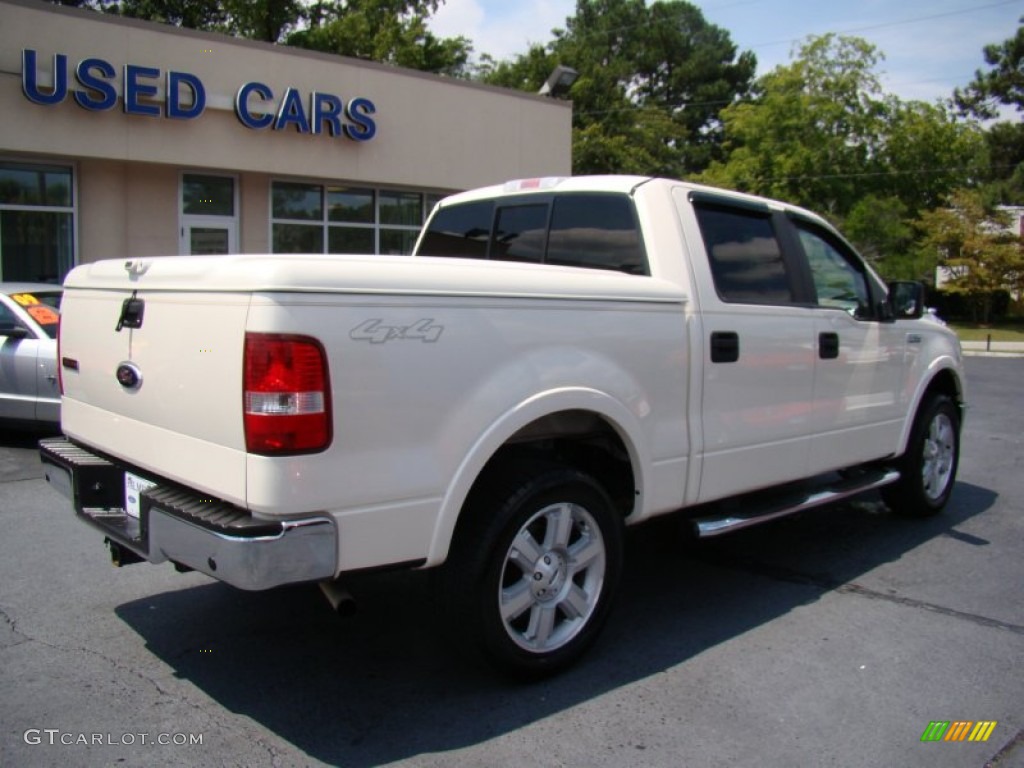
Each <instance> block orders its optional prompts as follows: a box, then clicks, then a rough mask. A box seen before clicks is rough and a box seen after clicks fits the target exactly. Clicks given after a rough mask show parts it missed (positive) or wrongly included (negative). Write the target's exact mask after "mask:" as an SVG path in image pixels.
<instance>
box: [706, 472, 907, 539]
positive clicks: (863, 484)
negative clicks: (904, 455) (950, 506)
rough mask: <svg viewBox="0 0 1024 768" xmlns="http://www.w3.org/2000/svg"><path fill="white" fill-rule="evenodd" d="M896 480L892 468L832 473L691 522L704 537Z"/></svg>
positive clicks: (747, 498) (735, 502)
mask: <svg viewBox="0 0 1024 768" xmlns="http://www.w3.org/2000/svg"><path fill="white" fill-rule="evenodd" d="M899 479H900V473H899V472H898V471H896V470H895V469H869V470H863V471H861V472H858V474H857V475H856V476H853V477H839V476H837V475H832V476H830V478H829V480H828V481H826V482H823V483H819V484H816V485H812V486H810V487H808V486H807V485H801V486H799V487H798V488H797V489H796V490H795V491H789V492H788V493H787V492H779V493H775V494H770V495H769V496H767V498H768V501H764V498H765V497H764V496H763V495H761V494H751V495H748V496H744V497H740V498H739V499H735V500H731V501H729V502H726V504H727V505H728V507H729V509H728V510H724V509H720V510H719V514H713V515H707V516H703V517H697V518H694V519H693V521H692V522H693V525H694V529H695V530H696V533H697V537H698V538H701V539H707V538H710V537H712V536H720V535H722V534H723V533H731V532H732V531H738V530H739V529H741V528H749V527H750V526H752V525H759V524H760V523H766V522H768V521H769V520H777V519H778V518H780V517H786V516H788V515H794V514H796V513H797V512H803V511H804V510H807V509H813V508H814V507H820V506H822V505H824V504H832V503H833V502H836V501H841V500H842V499H847V498H850V497H851V496H856V495H858V494H861V493H864V492H865V491H870V490H872V489H874V488H881V487H882V486H884V485H890V484H891V483H895V482H896V481H897V480H899ZM737 507H742V511H737V510H736V508H737Z"/></svg>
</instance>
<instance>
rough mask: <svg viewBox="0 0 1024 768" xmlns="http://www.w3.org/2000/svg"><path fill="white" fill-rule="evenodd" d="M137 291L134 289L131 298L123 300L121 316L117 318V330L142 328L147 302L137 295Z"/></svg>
mask: <svg viewBox="0 0 1024 768" xmlns="http://www.w3.org/2000/svg"><path fill="white" fill-rule="evenodd" d="M135 294H136V291H132V295H131V298H129V299H125V300H124V301H123V302H121V316H120V317H119V318H118V319H117V327H116V328H114V330H115V331H120V330H121V329H122V328H141V327H142V316H143V314H145V311H146V302H145V301H144V300H143V299H140V298H137V297H136V295H135Z"/></svg>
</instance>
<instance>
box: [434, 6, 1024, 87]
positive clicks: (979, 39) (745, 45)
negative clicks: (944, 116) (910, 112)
mask: <svg viewBox="0 0 1024 768" xmlns="http://www.w3.org/2000/svg"><path fill="white" fill-rule="evenodd" d="M443 2H444V4H443V5H442V6H441V7H440V8H439V10H438V12H437V13H436V14H435V15H434V17H433V18H432V20H431V29H432V31H433V32H434V34H437V35H440V36H443V37H453V36H456V35H464V36H465V37H468V38H469V39H470V40H471V41H472V42H473V48H474V52H475V55H479V54H482V53H489V54H490V55H491V56H493V57H494V58H495V59H497V60H501V59H506V58H512V57H514V56H515V55H516V54H517V53H524V52H525V51H526V50H527V49H528V48H529V46H530V44H531V43H538V44H544V43H547V42H549V41H550V40H551V39H552V35H551V30H552V29H553V28H555V27H564V26H565V19H566V17H568V16H571V15H572V14H573V11H574V10H575V7H576V0H443ZM691 2H692V3H693V4H694V5H696V6H697V7H698V8H700V9H701V11H702V12H703V14H704V18H705V19H707V20H708V21H709V22H711V23H712V24H716V25H718V26H720V27H722V28H723V29H725V30H727V31H728V32H729V34H730V36H731V37H732V40H733V42H734V43H735V44H736V45H737V47H738V48H739V50H741V51H746V50H749V51H753V52H754V54H755V55H756V56H757V61H758V70H757V71H758V75H762V74H764V73H766V72H769V71H771V70H772V69H774V68H775V67H776V66H778V65H779V64H786V63H788V62H789V61H790V54H791V52H792V51H793V49H794V46H795V45H797V44H798V43H799V42H800V41H802V40H804V39H805V38H806V37H807V36H808V35H821V34H825V33H827V32H836V33H840V34H849V35H856V36H857V37H862V38H864V39H865V40H867V41H868V42H870V43H872V44H874V45H875V46H877V47H878V49H879V50H880V51H881V52H882V53H883V54H884V56H885V59H884V60H883V61H882V62H881V63H880V64H879V66H878V69H877V74H879V76H880V78H881V81H882V87H883V89H884V90H885V92H886V93H892V94H895V95H897V96H899V97H901V98H903V99H920V100H924V101H929V102H932V101H935V100H936V99H943V98H948V97H949V96H951V95H952V93H953V89H954V88H956V87H963V86H965V85H967V84H968V83H969V82H970V81H971V80H972V79H973V78H974V73H975V70H978V69H982V70H987V65H986V64H985V60H984V56H983V53H982V48H983V47H984V46H985V45H988V44H991V43H1002V42H1003V41H1004V40H1006V39H1008V38H1010V37H1013V36H1014V34H1016V30H1017V26H1018V20H1019V19H1020V18H1021V17H1022V16H1024V0H854V1H849V0H848V1H847V2H836V0H691ZM567 63H569V62H567Z"/></svg>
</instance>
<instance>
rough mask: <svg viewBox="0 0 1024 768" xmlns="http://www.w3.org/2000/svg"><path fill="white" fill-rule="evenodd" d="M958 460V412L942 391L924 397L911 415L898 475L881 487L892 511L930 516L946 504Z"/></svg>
mask: <svg viewBox="0 0 1024 768" xmlns="http://www.w3.org/2000/svg"><path fill="white" fill-rule="evenodd" d="M959 462H960V412H959V410H958V409H957V407H956V405H955V404H954V403H953V401H952V400H951V399H950V398H949V397H947V396H946V395H933V396H932V397H930V398H928V399H926V400H924V401H923V402H922V404H921V407H920V408H919V409H918V412H917V416H916V418H915V419H914V426H913V427H912V428H911V431H910V440H909V441H908V442H907V450H906V453H904V454H903V456H902V457H901V458H900V460H899V462H898V463H897V468H898V469H899V470H900V479H899V481H897V482H896V483H894V484H893V485H890V486H887V487H886V488H883V489H882V498H883V499H884V500H885V503H886V504H887V505H888V506H889V508H890V509H891V510H892V511H893V513H894V514H897V515H900V516H903V517H930V516H931V515H935V514H937V513H938V512H940V511H941V510H942V508H943V507H944V506H946V502H947V501H949V496H950V494H951V493H952V492H953V485H954V483H955V482H956V470H957V466H958V465H959Z"/></svg>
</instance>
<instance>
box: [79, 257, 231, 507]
mask: <svg viewBox="0 0 1024 768" xmlns="http://www.w3.org/2000/svg"><path fill="white" fill-rule="evenodd" d="M193 266H198V265H195V264H193ZM73 275H74V273H73ZM76 277H79V278H80V277H81V276H76ZM121 279H122V280H123V281H124V283H125V285H124V286H123V287H115V286H112V285H111V282H114V281H111V280H99V281H95V282H98V283H100V284H101V287H87V284H88V282H89V281H87V280H86V281H83V280H81V279H78V280H77V281H76V280H75V279H73V278H69V281H68V285H67V286H66V291H65V295H64V300H63V304H62V307H61V310H62V312H61V314H62V318H61V340H60V341H61V346H60V357H61V360H60V368H61V375H62V378H63V386H64V399H63V404H62V426H63V430H64V432H65V433H66V434H67V435H68V436H69V437H71V438H73V439H75V440H79V441H81V442H83V443H85V444H87V445H89V446H92V447H94V448H96V449H98V450H101V451H103V452H104V453H107V454H109V455H112V456H115V457H117V458H120V459H122V460H123V461H125V462H127V463H129V464H132V465H134V466H136V467H139V468H141V469H143V470H147V471H148V472H150V473H152V474H153V475H154V476H159V477H164V478H168V479H170V480H176V481H179V482H184V483H187V484H188V485H189V486H190V487H193V488H196V489H198V490H202V491H205V492H207V493H210V494H212V495H214V496H216V497H218V498H221V499H225V500H227V501H230V502H233V503H235V504H238V505H240V506H242V507H244V506H245V437H244V433H243V423H242V402H241V399H242V392H241V389H242V352H243V347H244V338H245V322H246V315H247V312H248V307H249V300H250V299H249V294H248V293H242V292H232V291H223V290H214V291H210V292H205V291H203V290H201V289H200V290H196V289H195V287H192V288H191V290H183V289H175V288H173V287H171V286H170V285H168V283H169V282H173V281H170V280H167V279H165V280H163V281H162V280H161V279H160V276H159V274H157V275H152V276H151V275H146V276H144V277H143V278H142V279H139V280H137V281H133V283H134V284H132V283H129V281H128V279H127V277H122V278H121ZM76 282H77V283H78V284H79V285H81V286H82V287H77V286H76V285H75V283H76ZM196 285H200V286H201V285H202V283H201V282H198V283H197V282H193V283H192V286H196ZM132 297H134V298H135V299H137V300H139V301H140V302H141V304H137V305H136V307H137V308H140V309H141V313H140V315H139V319H138V320H136V321H135V322H132V319H131V317H127V318H122V310H123V307H124V303H125V300H126V299H129V298H132ZM123 319H127V322H125V323H123V324H122V325H123V327H121V328H120V329H118V325H119V320H123ZM136 323H137V324H138V327H135V328H132V327H130V326H131V325H134V324H136ZM119 372H120V373H121V376H120V378H119ZM142 474H145V472H143V473H142Z"/></svg>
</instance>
